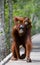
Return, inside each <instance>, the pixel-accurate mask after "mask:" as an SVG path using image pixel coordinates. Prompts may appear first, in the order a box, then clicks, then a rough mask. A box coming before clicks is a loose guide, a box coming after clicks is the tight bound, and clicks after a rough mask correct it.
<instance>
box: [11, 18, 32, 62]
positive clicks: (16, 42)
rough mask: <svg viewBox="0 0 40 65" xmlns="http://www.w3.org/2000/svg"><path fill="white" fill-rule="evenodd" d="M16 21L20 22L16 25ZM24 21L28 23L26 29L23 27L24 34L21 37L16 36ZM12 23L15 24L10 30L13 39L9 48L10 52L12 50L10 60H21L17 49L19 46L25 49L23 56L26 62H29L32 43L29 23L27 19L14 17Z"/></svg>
mask: <svg viewBox="0 0 40 65" xmlns="http://www.w3.org/2000/svg"><path fill="white" fill-rule="evenodd" d="M18 21H20V23H19V24H18ZM25 21H27V22H28V25H27V26H28V28H26V26H25V27H24V34H23V36H21V37H20V36H19V35H20V34H18V32H19V25H21V24H22V25H25V24H24V23H25ZM14 22H15V26H14V27H13V29H12V37H13V43H12V46H11V50H12V54H13V56H12V59H14V60H16V59H19V58H21V57H20V53H19V52H20V51H19V47H20V45H22V46H23V47H24V48H25V56H26V57H27V61H28V62H31V59H30V52H31V49H32V42H31V21H30V19H29V18H27V17H24V18H23V17H14Z"/></svg>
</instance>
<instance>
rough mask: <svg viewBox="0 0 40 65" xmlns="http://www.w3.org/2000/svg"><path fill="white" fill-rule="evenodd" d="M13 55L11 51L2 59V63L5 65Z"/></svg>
mask: <svg viewBox="0 0 40 65" xmlns="http://www.w3.org/2000/svg"><path fill="white" fill-rule="evenodd" d="M11 56H12V53H10V54H9V55H8V56H7V57H6V58H4V59H3V60H2V61H1V65H5V64H6V63H7V62H8V61H9V59H10V58H11Z"/></svg>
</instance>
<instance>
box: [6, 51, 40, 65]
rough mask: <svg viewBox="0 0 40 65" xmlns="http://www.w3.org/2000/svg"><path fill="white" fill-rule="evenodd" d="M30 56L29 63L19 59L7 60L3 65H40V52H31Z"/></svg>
mask: <svg viewBox="0 0 40 65" xmlns="http://www.w3.org/2000/svg"><path fill="white" fill-rule="evenodd" d="M30 56H31V58H32V62H31V63H28V62H26V59H23V60H20V59H19V60H17V61H12V60H9V62H7V63H6V64H5V65H40V52H31V55H30Z"/></svg>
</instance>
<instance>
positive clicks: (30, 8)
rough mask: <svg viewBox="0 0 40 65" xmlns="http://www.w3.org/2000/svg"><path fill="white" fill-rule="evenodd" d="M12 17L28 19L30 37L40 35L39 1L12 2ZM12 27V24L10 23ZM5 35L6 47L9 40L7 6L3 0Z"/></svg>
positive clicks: (20, 0)
mask: <svg viewBox="0 0 40 65" xmlns="http://www.w3.org/2000/svg"><path fill="white" fill-rule="evenodd" d="M12 6H13V17H14V16H22V17H29V18H30V19H31V21H32V35H34V34H36V33H40V0H12ZM12 26H14V22H12ZM5 33H6V37H7V41H6V42H7V45H8V46H10V45H9V44H8V43H10V42H9V41H8V39H9V5H8V0H5Z"/></svg>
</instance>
